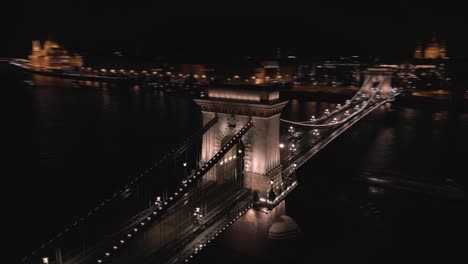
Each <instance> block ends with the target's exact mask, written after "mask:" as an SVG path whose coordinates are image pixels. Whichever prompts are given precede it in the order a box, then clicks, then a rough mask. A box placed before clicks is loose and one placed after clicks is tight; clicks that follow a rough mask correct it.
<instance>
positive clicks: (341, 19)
mask: <svg viewBox="0 0 468 264" xmlns="http://www.w3.org/2000/svg"><path fill="white" fill-rule="evenodd" d="M69 2H71V3H69ZM96 2H98V1H95V3H91V2H87V1H67V2H65V1H62V2H59V4H57V3H55V4H47V3H44V2H43V1H35V3H26V1H14V2H13V3H9V4H8V6H7V11H8V12H6V13H7V16H6V18H7V22H6V23H3V25H2V27H5V29H6V30H2V31H3V33H2V35H3V36H4V38H3V39H5V40H6V42H5V41H2V44H1V49H0V56H2V57H10V56H15V57H26V56H27V54H28V53H29V51H30V49H31V40H32V39H41V40H44V39H45V38H46V37H47V36H52V38H53V39H55V40H56V41H58V42H59V43H60V44H62V45H63V46H65V48H67V49H69V50H72V51H77V52H80V53H82V54H85V56H86V55H88V56H104V55H106V54H110V53H112V52H113V51H124V52H125V54H127V55H132V56H133V55H137V56H148V57H154V56H164V57H168V58H171V57H182V58H187V59H189V58H190V59H195V60H196V59H199V58H220V57H228V56H239V55H243V56H245V55H250V56H268V55H270V54H273V53H274V50H275V48H277V47H283V48H287V49H289V50H291V51H293V52H294V53H295V54H296V55H299V56H301V57H311V58H315V57H327V56H338V55H370V56H381V57H383V58H386V57H388V58H400V59H404V58H408V57H411V55H412V52H413V50H414V47H415V45H416V44H417V43H418V42H424V41H427V40H429V39H430V38H431V35H432V33H436V34H437V35H438V36H439V38H441V39H444V40H446V43H447V46H448V51H449V56H452V57H454V56H466V54H467V51H466V47H468V43H467V36H466V35H467V34H466V25H468V23H467V22H468V21H467V18H466V16H465V15H464V14H463V10H464V8H463V7H461V6H446V5H445V3H444V2H442V1H439V2H436V3H434V4H431V3H429V2H428V1H425V2H423V3H419V4H418V3H404V2H403V1H402V2H398V1H384V2H380V3H374V4H368V5H365V4H360V5H357V4H356V1H348V4H345V5H344V4H342V3H333V2H331V1H313V2H310V3H307V5H305V4H300V3H293V2H289V1H280V3H283V4H282V5H281V6H279V5H276V4H274V3H273V2H269V3H265V4H263V5H262V6H260V5H259V4H254V5H253V4H250V5H241V4H240V3H238V2H234V1H230V2H224V1H223V2H221V1H220V3H219V4H218V5H215V6H214V5H208V4H200V2H197V1H192V3H188V4H187V3H182V2H179V3H174V4H167V3H166V4H161V3H158V2H156V1H151V3H150V4H148V3H142V2H138V1H126V3H125V4H119V3H117V1H113V2H110V3H111V4H107V5H106V4H104V3H99V4H96ZM99 2H101V1H99ZM195 2H196V3H195ZM349 2H353V3H349ZM309 5H310V6H309ZM460 5H461V4H460Z"/></svg>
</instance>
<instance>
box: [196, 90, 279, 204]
mask: <svg viewBox="0 0 468 264" xmlns="http://www.w3.org/2000/svg"><path fill="white" fill-rule="evenodd" d="M207 91H208V98H207V99H195V102H196V103H197V104H198V105H199V106H200V108H201V110H202V113H203V123H206V122H209V120H211V119H212V118H213V117H214V115H215V114H217V115H218V123H217V124H216V125H214V126H213V127H212V128H211V129H210V131H208V132H207V133H206V135H204V137H203V145H202V162H206V161H207V160H209V159H210V158H211V157H213V155H215V154H216V153H217V152H218V151H219V150H220V148H222V147H223V146H222V142H223V140H225V139H226V138H232V136H234V135H235V134H236V133H237V132H238V131H239V130H240V129H241V128H242V127H243V126H244V125H245V124H246V123H247V122H248V121H249V120H250V119H252V121H253V126H252V127H251V128H250V130H249V131H248V132H247V134H245V135H244V136H243V137H242V139H241V140H242V144H243V146H245V153H244V162H243V166H244V167H243V172H244V173H243V176H244V187H245V188H248V189H251V190H253V191H255V192H257V193H258V196H259V198H260V199H265V200H266V199H267V196H268V194H269V193H270V192H271V190H272V189H273V190H274V191H275V192H277V193H280V188H281V185H282V177H281V170H280V169H279V166H280V150H279V137H280V136H279V132H280V119H279V117H280V114H281V111H282V109H283V107H284V106H285V105H286V103H287V101H280V100H279V92H278V91H277V90H276V89H275V88H272V89H270V88H265V87H248V89H246V88H238V87H232V88H208V89H207ZM228 158H229V157H228ZM215 170H216V169H215ZM215 170H213V171H212V172H209V173H208V175H206V176H204V180H207V181H208V180H210V181H213V180H216V172H215Z"/></svg>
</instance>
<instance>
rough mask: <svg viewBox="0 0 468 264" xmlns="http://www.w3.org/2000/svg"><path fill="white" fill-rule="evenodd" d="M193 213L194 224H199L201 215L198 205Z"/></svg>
mask: <svg viewBox="0 0 468 264" xmlns="http://www.w3.org/2000/svg"><path fill="white" fill-rule="evenodd" d="M193 215H194V216H195V224H197V225H198V224H200V220H201V218H202V217H203V215H202V214H201V211H200V207H196V208H195V212H194V213H193Z"/></svg>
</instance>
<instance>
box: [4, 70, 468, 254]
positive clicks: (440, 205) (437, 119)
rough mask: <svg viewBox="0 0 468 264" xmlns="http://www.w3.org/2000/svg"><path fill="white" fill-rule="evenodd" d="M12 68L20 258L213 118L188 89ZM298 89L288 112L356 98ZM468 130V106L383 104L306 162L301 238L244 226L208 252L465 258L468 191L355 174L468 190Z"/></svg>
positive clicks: (298, 211) (292, 212)
mask: <svg viewBox="0 0 468 264" xmlns="http://www.w3.org/2000/svg"><path fill="white" fill-rule="evenodd" d="M1 77H2V84H3V85H2V88H3V90H7V92H6V93H4V94H6V95H5V98H3V100H4V102H5V103H6V104H5V105H9V104H8V103H9V102H10V101H11V100H13V106H11V107H8V108H7V109H6V114H7V116H9V117H12V120H11V122H10V121H6V122H7V123H8V124H6V123H4V126H3V128H4V129H5V130H6V131H7V135H8V136H7V137H4V140H5V141H6V142H5V143H7V144H6V145H8V146H10V145H11V146H12V148H11V150H10V149H9V148H7V153H6V154H7V156H8V159H7V161H8V162H7V164H6V165H7V168H8V170H6V169H5V170H4V171H5V175H3V177H4V179H6V180H5V181H4V183H5V185H4V186H3V188H4V189H5V190H6V192H4V193H6V194H7V195H6V197H7V198H6V200H5V201H6V204H7V205H8V206H7V208H8V215H10V217H9V218H10V219H9V220H11V221H12V223H11V224H9V225H10V226H11V230H14V235H13V237H12V238H11V239H10V241H11V243H10V245H9V248H11V250H10V252H9V253H11V254H12V255H14V257H15V258H19V257H20V256H22V255H23V254H26V253H28V252H30V251H31V250H32V249H33V248H35V247H37V246H38V245H40V243H41V242H43V241H44V240H45V239H47V238H49V237H50V236H52V235H53V234H55V233H56V232H57V231H59V230H61V228H63V227H64V226H65V225H67V224H69V223H70V222H71V221H72V220H73V219H75V218H76V217H79V216H81V215H82V214H84V213H85V212H87V211H88V209H89V208H92V207H93V206H95V205H96V202H97V201H99V200H101V199H103V198H106V197H108V196H109V195H111V194H112V193H113V192H114V191H115V190H116V189H118V188H120V187H121V186H122V185H123V184H125V183H126V182H127V181H128V180H129V179H132V178H133V177H135V175H137V174H138V173H139V172H141V171H142V170H143V169H145V168H146V167H147V166H148V165H149V164H151V163H152V162H154V161H155V160H157V159H159V158H160V157H161V156H162V155H163V154H164V153H166V152H167V151H169V150H170V149H171V148H172V147H174V146H176V145H178V143H180V142H181V141H183V139H184V138H185V137H187V136H188V135H190V134H191V132H192V131H194V130H195V129H197V128H199V127H200V125H201V114H200V112H199V110H198V109H197V107H196V105H195V103H194V102H193V101H192V100H191V98H190V97H189V96H187V95H168V94H164V93H162V92H159V91H148V90H143V89H140V88H139V87H130V88H126V87H117V88H115V87H114V88H113V87H106V86H100V87H95V86H93V84H90V86H89V87H81V88H77V87H72V85H71V81H68V80H60V79H55V78H50V77H42V76H32V77H31V76H29V77H26V78H32V80H33V81H34V82H35V83H36V84H37V86H36V87H29V86H26V85H24V84H23V81H22V79H23V78H24V76H23V75H22V74H20V73H18V72H16V71H13V70H10V69H6V68H2V69H1ZM10 93H11V94H12V95H11V96H10ZM7 95H8V96H7ZM12 98H13V99H12ZM289 99H291V102H290V103H289V104H288V105H287V106H286V109H285V110H284V113H283V117H286V118H294V119H302V118H306V117H308V116H310V115H311V114H315V113H316V110H317V109H318V108H324V107H325V108H326V107H328V103H329V102H330V101H333V102H335V101H336V102H342V101H344V99H345V97H343V100H341V99H340V100H338V101H337V99H336V98H335V99H333V100H332V99H330V100H327V99H323V98H322V99H320V101H317V100H318V99H316V98H312V97H311V98H310V99H307V98H301V99H297V98H289ZM317 104H320V105H319V106H317ZM6 120H10V118H7V119H6ZM467 136H468V114H466V113H465V114H464V113H456V112H452V111H449V110H448V108H447V107H443V105H442V107H440V104H439V105H438V106H435V105H434V106H433V105H430V104H419V105H412V106H408V105H403V104H399V103H398V102H397V103H396V104H395V105H394V111H385V110H377V111H375V112H373V113H372V114H371V115H369V116H367V117H366V118H365V119H363V120H361V121H360V122H359V123H357V124H356V125H355V126H353V127H352V128H351V129H350V130H348V131H347V132H345V133H344V134H342V135H341V136H340V137H339V138H338V139H337V140H336V141H334V142H333V143H331V144H330V145H328V146H327V147H326V148H325V149H324V150H322V151H321V152H320V153H319V154H317V155H316V156H315V157H314V158H312V159H311V160H309V161H308V162H307V163H306V165H304V166H303V167H302V168H301V169H300V170H299V171H298V174H297V177H298V181H299V183H300V185H299V187H298V188H297V189H296V190H295V191H294V192H293V193H292V194H291V195H290V196H289V197H288V198H287V200H286V213H287V215H289V216H290V217H292V218H293V219H294V220H295V221H296V222H297V224H298V225H299V227H300V229H301V235H300V236H299V237H298V238H296V239H294V240H292V241H288V242H284V241H280V242H278V241H275V242H272V241H268V240H265V242H264V243H265V244H264V245H258V247H259V250H255V249H252V248H250V249H245V248H243V247H242V245H233V243H234V242H233V241H237V242H235V243H239V242H238V241H242V239H248V238H242V234H231V235H229V234H228V235H226V236H224V237H221V239H219V240H218V241H217V242H216V243H215V244H214V245H213V246H212V247H211V249H209V250H207V251H206V252H205V253H203V256H202V257H201V258H200V259H199V260H200V262H217V263H220V262H225V263H312V262H313V261H315V262H318V263H336V262H343V261H348V262H353V263H354V262H355V261H360V262H362V261H364V262H371V261H372V262H375V263H401V262H406V261H408V262H410V261H411V262H413V263H414V262H417V263H419V262H421V261H426V260H432V259H434V258H440V260H445V261H448V260H451V259H455V258H456V256H462V252H463V250H465V251H466V246H467V242H466V239H467V237H468V236H467V235H468V212H467V202H466V201H467V200H466V198H465V199H460V198H456V199H451V198H447V197H445V196H433V195H430V194H427V193H418V192H410V191H404V190H391V189H385V188H384V189H380V188H374V187H369V186H368V185H367V184H364V183H361V182H360V181H357V180H355V178H356V177H357V176H359V175H361V174H362V173H363V172H365V171H387V172H392V173H394V174H398V175H402V176H404V177H408V178H411V179H414V180H417V181H423V182H431V183H435V184H445V183H450V184H451V185H454V186H457V188H459V189H460V190H461V191H465V192H466V190H467V189H466V187H467V186H468V184H467V175H468V174H467V169H466V166H467V165H466V163H467V161H468V155H467V154H468V139H467ZM10 168H11V170H10ZM4 203H5V202H4ZM10 206H11V208H9V207H10ZM4 213H5V215H7V214H6V212H5V211H4ZM229 236H239V237H240V239H235V240H232V239H229ZM446 263H450V261H448V262H446Z"/></svg>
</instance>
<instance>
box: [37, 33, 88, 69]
mask: <svg viewBox="0 0 468 264" xmlns="http://www.w3.org/2000/svg"><path fill="white" fill-rule="evenodd" d="M29 62H30V64H31V66H32V67H33V68H37V69H54V70H70V69H73V68H78V67H82V66H83V58H82V57H81V56H80V55H77V54H68V51H67V50H65V49H64V48H62V47H60V46H59V45H58V44H57V43H56V42H54V41H51V40H46V41H45V42H44V47H42V46H41V42H40V41H39V40H34V41H33V42H32V52H31V55H29Z"/></svg>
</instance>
